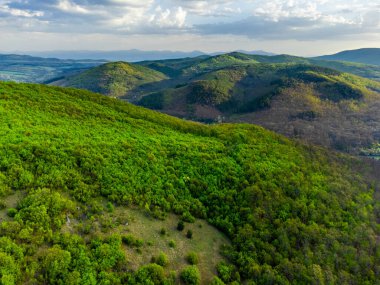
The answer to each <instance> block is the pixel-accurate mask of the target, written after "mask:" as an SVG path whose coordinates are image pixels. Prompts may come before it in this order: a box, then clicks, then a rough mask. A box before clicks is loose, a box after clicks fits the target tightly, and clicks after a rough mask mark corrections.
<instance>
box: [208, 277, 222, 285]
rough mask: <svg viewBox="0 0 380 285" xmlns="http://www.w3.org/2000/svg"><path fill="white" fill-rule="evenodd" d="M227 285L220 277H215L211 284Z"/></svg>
mask: <svg viewBox="0 0 380 285" xmlns="http://www.w3.org/2000/svg"><path fill="white" fill-rule="evenodd" d="M224 284H225V283H224V282H223V281H222V280H220V278H219V277H218V276H214V278H212V280H211V282H210V285H224Z"/></svg>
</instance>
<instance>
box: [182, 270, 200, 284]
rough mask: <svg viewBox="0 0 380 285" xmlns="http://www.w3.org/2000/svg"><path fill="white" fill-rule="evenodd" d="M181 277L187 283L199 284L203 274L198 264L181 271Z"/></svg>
mask: <svg viewBox="0 0 380 285" xmlns="http://www.w3.org/2000/svg"><path fill="white" fill-rule="evenodd" d="M181 279H182V281H183V282H184V283H185V284H186V285H198V284H200V282H201V274H200V273H199V270H198V268H197V267H196V266H194V265H191V266H188V267H186V268H185V269H184V270H183V271H182V272H181Z"/></svg>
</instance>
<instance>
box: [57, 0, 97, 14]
mask: <svg viewBox="0 0 380 285" xmlns="http://www.w3.org/2000/svg"><path fill="white" fill-rule="evenodd" d="M57 8H58V9H59V10H61V11H64V12H68V13H78V14H89V13H90V11H89V10H87V9H86V8H84V7H82V6H80V5H78V4H76V3H73V2H71V1H70V0H59V1H58V4H57Z"/></svg>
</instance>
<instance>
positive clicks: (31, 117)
mask: <svg viewBox="0 0 380 285" xmlns="http://www.w3.org/2000/svg"><path fill="white" fill-rule="evenodd" d="M0 115H1V120H0V194H1V203H0V205H1V209H2V210H0V218H1V223H0V264H1V266H0V282H1V283H2V284H178V283H179V282H180V280H182V281H181V282H183V283H184V284H199V283H202V284H207V283H209V282H212V284H376V282H377V280H379V279H380V266H379V253H380V248H379V242H378V240H379V226H378V224H377V221H378V219H379V218H380V217H379V213H380V205H379V203H378V202H377V201H375V199H374V195H375V194H376V193H375V192H376V183H375V182H374V181H372V180H371V178H370V176H367V174H368V173H367V171H369V170H370V169H369V168H368V167H363V162H362V161H360V160H358V159H354V158H350V157H348V156H344V155H339V154H335V153H332V152H328V151H326V150H325V149H322V148H317V147H311V146H306V145H302V144H299V143H296V142H294V141H290V140H288V139H286V138H284V137H282V136H280V135H276V134H274V133H272V132H270V131H267V130H265V129H263V128H261V127H257V126H254V125H246V124H241V125H240V124H237V125H230V124H220V125H214V126H206V125H203V124H199V123H193V122H187V121H183V120H180V119H176V118H173V117H169V116H167V115H164V114H160V113H156V112H153V111H150V110H146V109H143V108H140V107H136V106H133V105H131V104H128V103H124V102H121V101H120V100H116V99H112V98H108V97H105V96H101V95H98V94H93V93H90V92H88V91H80V90H76V89H63V88H59V87H48V86H43V85H27V84H15V83H0ZM135 207H138V208H139V209H141V210H139V211H142V212H143V213H144V214H143V215H142V217H143V218H144V219H146V218H147V217H151V218H152V217H155V218H157V219H156V220H151V224H152V225H154V224H155V223H157V224H159V225H162V224H164V223H165V221H166V220H167V219H173V217H172V215H168V213H175V214H177V215H178V217H179V218H180V219H181V220H182V221H183V222H184V224H183V223H178V227H177V228H178V229H179V230H181V229H183V226H185V228H190V227H191V228H192V231H190V230H188V231H187V233H186V236H185V234H183V239H179V240H178V241H177V242H175V241H174V236H178V234H177V232H178V231H177V230H175V229H173V227H166V228H164V227H163V228H161V230H159V231H157V232H154V233H153V234H152V235H151V236H150V237H149V239H147V240H146V241H142V240H140V239H138V238H136V237H134V236H131V231H132V228H131V227H132V226H134V225H135V224H136V220H135V219H137V218H129V217H127V219H126V218H125V217H124V216H123V215H122V214H123V213H126V212H128V211H130V209H131V208H135ZM123 217H124V218H123ZM136 217H137V216H136ZM198 219H205V220H207V221H208V222H209V223H210V224H212V225H214V226H215V227H216V228H218V229H219V231H220V232H223V233H225V234H226V235H227V237H228V238H229V239H230V245H229V243H226V245H225V246H224V247H222V248H221V249H220V248H218V247H215V243H214V242H215V240H216V239H215V240H214V239H213V238H210V236H207V235H204V236H202V238H201V239H202V241H204V242H209V246H208V247H207V248H208V249H209V250H210V251H215V252H216V253H218V252H219V251H220V250H221V252H222V254H223V258H224V261H222V262H221V263H220V264H218V265H216V268H210V269H209V271H208V272H205V268H208V267H204V266H201V265H199V266H197V265H196V264H197V263H198V262H199V264H205V263H202V262H204V261H203V258H207V256H203V257H202V256H201V255H199V257H200V259H199V260H198V259H197V256H196V255H195V254H194V253H189V254H188V252H187V251H185V247H186V246H187V245H188V244H191V243H192V242H194V241H196V240H197V238H199V236H200V235H201V233H202V231H204V230H205V227H206V225H204V224H201V222H200V220H198ZM193 222H195V224H192V223H193ZM202 225H203V226H202ZM137 226H138V229H139V230H138V231H136V233H139V232H142V231H148V230H149V228H147V227H146V226H144V224H138V223H137ZM160 227H161V226H160ZM179 236H180V237H181V236H182V234H181V235H179ZM208 238H209V240H207V239H208ZM168 239H169V240H168ZM166 241H167V242H166ZM162 244H163V245H164V246H163V247H162V248H163V250H164V251H165V252H164V253H161V254H160V255H159V256H158V257H156V256H153V258H152V256H151V255H149V252H151V250H153V249H154V248H155V247H158V246H159V245H162ZM193 246H194V248H195V250H196V249H197V244H193ZM178 251H179V252H182V254H183V255H182V257H179V259H174V256H175V254H176V253H177V252H178ZM212 256H213V255H212ZM185 257H186V260H187V262H188V263H189V264H193V265H189V266H187V267H183V268H182V267H181V268H178V267H175V266H176V265H177V264H179V263H180V262H182V260H185ZM137 261H139V262H140V263H142V264H141V267H139V268H135V267H133V266H132V264H134V262H137ZM211 262H214V261H213V260H211V261H210V263H211ZM206 264H207V262H206ZM173 270H174V271H173ZM202 270H203V271H202ZM200 272H201V274H200ZM207 274H208V275H210V274H211V276H212V275H215V277H213V278H211V279H212V281H211V280H210V279H207V278H206V276H208V275H207ZM248 282H250V283H248Z"/></svg>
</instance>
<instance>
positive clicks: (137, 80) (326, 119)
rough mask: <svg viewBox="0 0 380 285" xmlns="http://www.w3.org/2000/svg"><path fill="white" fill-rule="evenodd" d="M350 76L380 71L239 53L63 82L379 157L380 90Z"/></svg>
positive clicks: (100, 70)
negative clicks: (249, 124) (251, 124)
mask: <svg viewBox="0 0 380 285" xmlns="http://www.w3.org/2000/svg"><path fill="white" fill-rule="evenodd" d="M338 70H341V71H338ZM343 72H344V73H343ZM347 72H351V73H355V74H358V75H362V76H365V77H368V78H373V79H376V80H379V79H380V67H379V66H370V65H364V64H358V63H346V62H339V61H323V60H315V59H307V58H302V57H295V56H290V55H277V56H262V55H247V54H243V53H239V52H234V53H229V54H222V55H217V56H213V57H210V56H200V57H196V58H184V59H174V60H164V61H146V62H141V63H138V64H133V65H131V64H127V63H122V62H118V63H108V64H106V65H103V66H100V67H96V68H93V69H90V70H88V71H85V72H83V73H82V74H79V75H75V76H72V77H68V78H66V79H64V80H62V81H59V82H58V85H62V86H70V87H77V88H83V89H88V90H90V91H95V92H99V93H102V94H106V95H109V96H114V97H121V98H122V99H125V100H128V101H131V102H133V103H135V104H138V105H142V106H144V107H147V108H151V109H155V110H159V111H161V112H165V113H168V114H170V115H173V116H177V117H181V118H186V119H191V120H196V121H203V122H216V121H219V122H220V121H224V122H246V123H255V124H260V125H262V126H264V127H266V128H268V129H271V130H273V131H276V132H278V133H281V134H283V135H286V136H288V137H293V138H300V139H304V140H306V141H309V142H311V143H314V144H319V145H323V146H327V147H331V148H334V149H337V150H341V151H347V152H352V153H355V154H365V155H367V154H368V153H371V154H373V151H374V149H375V150H376V149H378V148H377V147H376V145H377V144H378V143H379V142H380V133H379V129H380V117H379V116H378V112H377V109H378V108H379V104H380V103H379V102H380V101H379V96H378V94H379V90H380V87H379V86H380V85H379V83H378V82H375V81H371V80H367V79H364V78H360V77H357V76H354V75H352V74H348V73H347ZM53 84H57V82H55V83H53ZM295 98H297V99H295ZM375 153H377V152H376V151H375ZM371 156H372V155H371Z"/></svg>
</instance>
